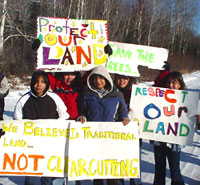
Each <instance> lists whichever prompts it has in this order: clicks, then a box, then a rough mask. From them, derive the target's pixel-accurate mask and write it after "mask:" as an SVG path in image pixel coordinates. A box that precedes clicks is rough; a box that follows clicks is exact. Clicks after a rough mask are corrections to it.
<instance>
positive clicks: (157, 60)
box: [106, 42, 168, 77]
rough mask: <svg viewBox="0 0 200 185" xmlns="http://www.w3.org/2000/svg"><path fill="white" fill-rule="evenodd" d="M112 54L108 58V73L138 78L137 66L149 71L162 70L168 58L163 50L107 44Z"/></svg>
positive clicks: (122, 44)
mask: <svg viewBox="0 0 200 185" xmlns="http://www.w3.org/2000/svg"><path fill="white" fill-rule="evenodd" d="M109 45H110V46H111V47H112V50H113V54H112V55H111V56H110V57H108V59H107V63H106V67H107V69H108V71H109V72H110V73H117V74H121V75H127V76H136V77H138V76H140V74H139V71H138V66H139V65H141V66H147V67H148V68H151V69H162V66H163V65H164V61H166V60H167V58H168V50H167V49H164V48H157V47H150V46H142V45H136V44H127V43H120V42H109Z"/></svg>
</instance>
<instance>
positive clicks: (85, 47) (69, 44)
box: [37, 17, 108, 71]
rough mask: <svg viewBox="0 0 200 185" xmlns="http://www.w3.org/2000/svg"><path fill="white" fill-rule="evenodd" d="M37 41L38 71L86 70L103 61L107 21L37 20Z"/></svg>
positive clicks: (44, 18) (39, 18)
mask: <svg viewBox="0 0 200 185" xmlns="http://www.w3.org/2000/svg"><path fill="white" fill-rule="evenodd" d="M37 38H38V39H39V40H40V41H41V46H40V47H39V48H38V51H37V69H43V70H46V71H48V70H49V71H79V70H89V69H91V68H93V67H95V66H96V65H100V64H104V63H105V62H106V58H107V54H105V53H104V46H105V45H107V43H108V27H107V21H103V20H85V19H84V20H81V19H66V18H53V17H38V18H37Z"/></svg>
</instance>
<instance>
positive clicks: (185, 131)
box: [130, 85, 199, 145]
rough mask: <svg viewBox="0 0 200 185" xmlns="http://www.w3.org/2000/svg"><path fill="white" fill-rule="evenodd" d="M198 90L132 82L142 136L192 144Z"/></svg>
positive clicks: (133, 107) (132, 106) (134, 106)
mask: <svg viewBox="0 0 200 185" xmlns="http://www.w3.org/2000/svg"><path fill="white" fill-rule="evenodd" d="M198 99H199V93H198V92H192V91H186V90H172V89H165V88H158V87H147V86H139V85H133V88H132V94H131V102H130V109H131V110H132V113H131V115H132V116H133V117H135V118H137V119H138V120H139V133H140V137H141V138H144V139H149V140H156V141H162V142H168V143H175V144H181V145H191V144H192V141H193V135H194V123H193V122H192V121H191V120H190V118H191V117H192V116H194V115H196V113H197V107H198Z"/></svg>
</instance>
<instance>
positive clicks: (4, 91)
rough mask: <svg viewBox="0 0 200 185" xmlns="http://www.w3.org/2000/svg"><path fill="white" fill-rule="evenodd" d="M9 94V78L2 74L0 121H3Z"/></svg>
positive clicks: (0, 79)
mask: <svg viewBox="0 0 200 185" xmlns="http://www.w3.org/2000/svg"><path fill="white" fill-rule="evenodd" d="M8 93H9V85H8V80H7V78H6V77H5V76H4V75H3V74H2V73H0V120H3V113H4V106H5V100H4V99H5V97H6V96H7V95H8Z"/></svg>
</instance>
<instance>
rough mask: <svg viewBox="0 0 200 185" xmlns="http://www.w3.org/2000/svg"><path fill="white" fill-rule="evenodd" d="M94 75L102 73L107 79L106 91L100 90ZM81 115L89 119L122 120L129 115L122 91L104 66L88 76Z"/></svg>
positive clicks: (95, 69)
mask: <svg viewBox="0 0 200 185" xmlns="http://www.w3.org/2000/svg"><path fill="white" fill-rule="evenodd" d="M93 75H101V76H103V77H104V78H105V79H106V89H105V91H104V93H101V92H99V91H98V90H97V89H96V88H95V87H94V86H93V83H92V78H93ZM81 116H85V117H86V119H87V121H108V122H112V121H122V120H123V119H124V118H127V117H128V110H127V105H126V103H125V101H124V99H123V95H122V93H121V92H120V91H119V90H118V89H117V88H116V86H115V85H114V84H113V81H112V79H111V77H110V75H109V73H108V72H107V70H106V69H105V67H103V66H98V67H96V68H94V69H93V70H92V72H91V73H90V75H89V76H88V78H87V87H86V89H85V91H84V94H83V100H82V105H81Z"/></svg>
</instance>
